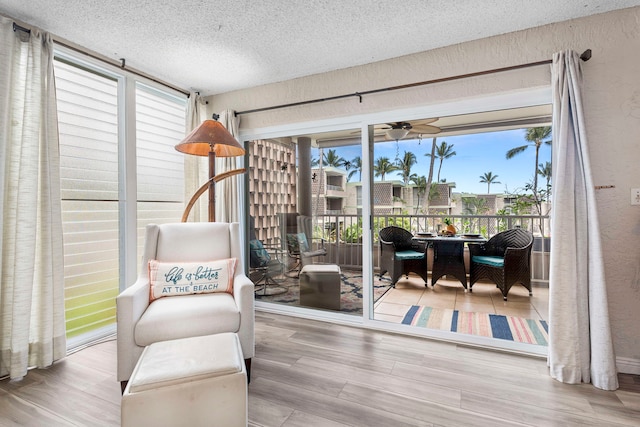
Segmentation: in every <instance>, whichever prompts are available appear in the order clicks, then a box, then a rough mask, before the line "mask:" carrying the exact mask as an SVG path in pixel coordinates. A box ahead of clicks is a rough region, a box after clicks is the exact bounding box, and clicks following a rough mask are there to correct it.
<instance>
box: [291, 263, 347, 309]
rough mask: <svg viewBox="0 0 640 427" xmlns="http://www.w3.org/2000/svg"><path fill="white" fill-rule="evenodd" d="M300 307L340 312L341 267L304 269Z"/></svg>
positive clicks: (311, 266)
mask: <svg viewBox="0 0 640 427" xmlns="http://www.w3.org/2000/svg"><path fill="white" fill-rule="evenodd" d="M300 305H306V306H308V307H317V308H326V309H329V310H337V311H340V267H339V266H337V265H335V264H308V265H305V266H304V267H302V270H300Z"/></svg>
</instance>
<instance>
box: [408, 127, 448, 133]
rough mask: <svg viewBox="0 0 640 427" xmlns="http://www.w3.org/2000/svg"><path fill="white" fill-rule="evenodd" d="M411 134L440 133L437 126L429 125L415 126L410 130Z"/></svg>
mask: <svg viewBox="0 0 640 427" xmlns="http://www.w3.org/2000/svg"><path fill="white" fill-rule="evenodd" d="M411 132H412V133H422V134H429V135H431V134H436V133H440V132H442V129H440V128H439V127H438V126H431V125H416V126H414V127H413V128H412V129H411Z"/></svg>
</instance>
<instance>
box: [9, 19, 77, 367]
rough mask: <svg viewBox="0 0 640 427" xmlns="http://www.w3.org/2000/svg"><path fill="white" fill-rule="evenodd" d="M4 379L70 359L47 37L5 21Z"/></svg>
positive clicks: (48, 36)
mask: <svg viewBox="0 0 640 427" xmlns="http://www.w3.org/2000/svg"><path fill="white" fill-rule="evenodd" d="M0 100H2V102H1V103H0V185H1V188H2V191H1V193H2V197H0V211H1V212H2V222H1V225H0V227H2V229H1V230H0V239H2V240H0V376H4V375H9V377H10V378H13V379H15V378H21V377H23V376H24V375H26V373H27V368H28V367H30V366H36V367H46V366H49V365H51V364H52V363H53V362H54V361H55V360H57V359H60V358H62V357H64V356H65V354H66V337H65V318H64V273H63V246H62V217H61V202H60V162H59V155H58V127H57V121H58V119H57V111H56V97H55V83H54V76H53V42H52V40H51V36H50V35H49V34H47V33H44V32H41V31H39V30H37V29H33V30H32V31H31V34H29V33H26V32H24V31H20V30H18V31H16V32H14V30H13V21H12V20H10V19H8V18H5V17H2V16H0Z"/></svg>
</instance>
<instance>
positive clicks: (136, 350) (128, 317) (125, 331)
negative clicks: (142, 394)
mask: <svg viewBox="0 0 640 427" xmlns="http://www.w3.org/2000/svg"><path fill="white" fill-rule="evenodd" d="M149 287H150V285H149V280H148V278H142V277H141V278H138V280H136V281H135V283H134V284H133V285H131V286H129V287H128V288H127V289H125V290H124V291H122V292H121V293H120V295H118V296H117V297H116V317H117V325H118V330H117V335H118V339H117V343H116V345H117V351H118V381H126V380H128V379H129V376H130V375H131V372H132V371H133V368H134V366H135V361H136V360H137V359H138V356H139V355H140V353H141V352H142V347H139V346H137V345H136V342H135V336H134V331H135V327H136V324H137V323H138V320H140V318H141V317H142V314H143V313H144V312H145V310H146V309H147V307H148V306H149Z"/></svg>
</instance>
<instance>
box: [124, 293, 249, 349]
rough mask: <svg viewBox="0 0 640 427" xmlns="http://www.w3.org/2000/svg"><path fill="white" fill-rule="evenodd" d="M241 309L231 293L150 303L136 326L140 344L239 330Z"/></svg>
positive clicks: (162, 299) (182, 297) (137, 339)
mask: <svg viewBox="0 0 640 427" xmlns="http://www.w3.org/2000/svg"><path fill="white" fill-rule="evenodd" d="M239 328H240V310H239V309H238V306H237V305H236V302H235V300H234V299H233V296H232V295H230V294H227V293H216V294H198V295H183V296H179V297H175V298H160V299H158V300H156V301H154V302H153V304H150V305H149V307H148V308H147V310H145V312H144V314H143V315H142V317H141V318H140V320H139V321H138V323H137V324H136V326H135V331H134V334H135V342H136V345H138V346H140V347H144V346H147V345H150V344H152V343H154V342H159V341H167V340H174V339H178V338H187V337H197V336H202V335H212V334H218V333H221V332H229V331H237V330H238V329H239Z"/></svg>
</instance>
